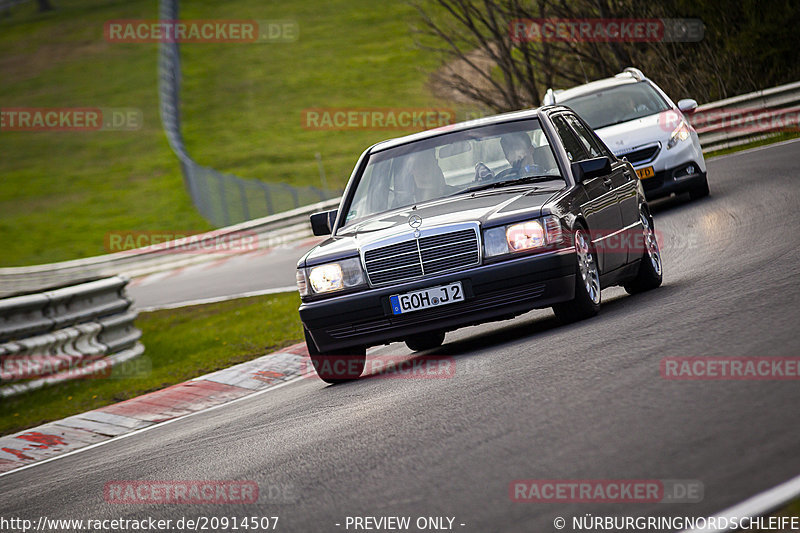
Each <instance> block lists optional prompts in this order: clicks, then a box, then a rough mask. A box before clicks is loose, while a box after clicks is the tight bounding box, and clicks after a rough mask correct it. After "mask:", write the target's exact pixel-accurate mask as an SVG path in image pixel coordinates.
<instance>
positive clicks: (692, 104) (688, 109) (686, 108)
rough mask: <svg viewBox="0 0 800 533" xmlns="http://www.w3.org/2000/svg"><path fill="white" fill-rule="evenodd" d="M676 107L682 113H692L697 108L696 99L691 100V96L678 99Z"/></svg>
mask: <svg viewBox="0 0 800 533" xmlns="http://www.w3.org/2000/svg"><path fill="white" fill-rule="evenodd" d="M678 109H680V110H681V111H682V112H683V113H692V112H693V111H694V110H695V109H697V100H692V99H691V98H684V99H683V100H679V101H678Z"/></svg>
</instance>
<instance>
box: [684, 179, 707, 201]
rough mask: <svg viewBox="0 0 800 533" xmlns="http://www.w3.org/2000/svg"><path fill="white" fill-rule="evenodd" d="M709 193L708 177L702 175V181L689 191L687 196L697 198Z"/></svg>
mask: <svg viewBox="0 0 800 533" xmlns="http://www.w3.org/2000/svg"><path fill="white" fill-rule="evenodd" d="M709 194H710V191H709V190H708V177H707V176H704V177H703V183H701V184H700V185H698V186H697V187H694V188H692V189H691V190H690V191H689V198H690V199H692V200H699V199H700V198H705V197H706V196H708V195H709Z"/></svg>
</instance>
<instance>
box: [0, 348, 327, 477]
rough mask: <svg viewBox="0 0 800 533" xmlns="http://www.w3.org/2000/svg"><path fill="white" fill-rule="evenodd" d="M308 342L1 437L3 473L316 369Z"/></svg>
mask: <svg viewBox="0 0 800 533" xmlns="http://www.w3.org/2000/svg"><path fill="white" fill-rule="evenodd" d="M307 358H308V351H307V349H306V345H305V343H300V344H295V345H293V346H289V347H288V348H284V349H282V350H280V351H278V352H275V353H272V354H268V355H264V356H262V357H259V358H258V359H254V360H252V361H248V362H246V363H241V364H239V365H236V366H232V367H230V368H226V369H224V370H219V371H217V372H213V373H211V374H208V375H205V376H201V377H198V378H195V379H193V380H191V381H186V382H184V383H179V384H177V385H173V386H171V387H167V388H166V389H162V390H159V391H155V392H151V393H148V394H145V395H143V396H139V397H136V398H132V399H130V400H125V401H123V402H119V403H115V404H112V405H108V406H105V407H101V408H99V409H95V410H94V411H89V412H87V413H82V414H79V415H74V416H70V417H68V418H65V419H63V420H58V421H56V422H50V423H47V424H44V425H42V426H39V427H36V428H33V429H28V430H25V431H21V432H19V433H15V434H13V435H7V436H4V437H0V475H3V474H6V473H9V472H12V471H14V470H17V469H19V468H24V467H27V466H30V465H33V464H36V463H39V462H41V461H46V460H49V459H53V458H56V457H59V456H62V455H64V454H68V453H71V452H75V451H78V450H81V449H83V448H86V447H89V446H93V445H97V444H99V443H102V442H104V441H108V440H111V439H114V438H117V437H120V436H122V435H126V434H130V433H133V432H135V431H139V430H142V429H144V428H148V427H152V426H154V425H157V424H161V423H164V422H166V421H170V420H176V419H178V418H182V417H184V416H188V415H190V414H192V413H197V412H199V411H203V410H206V409H208V408H211V407H215V406H218V405H223V404H225V403H228V402H231V401H234V400H237V399H239V398H244V397H246V396H249V395H251V394H254V393H258V392H263V391H265V390H267V389H271V388H274V387H277V386H279V385H281V384H283V383H286V382H288V381H290V380H292V379H294V378H296V377H297V376H300V375H303V374H308V373H309V372H313V370H312V365H310V364H308V363H307Z"/></svg>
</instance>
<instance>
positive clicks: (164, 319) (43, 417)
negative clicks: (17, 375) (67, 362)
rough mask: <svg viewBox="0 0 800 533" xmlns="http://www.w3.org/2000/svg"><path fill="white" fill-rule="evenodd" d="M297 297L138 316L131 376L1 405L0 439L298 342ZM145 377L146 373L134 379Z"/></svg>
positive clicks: (30, 395) (79, 384)
mask: <svg viewBox="0 0 800 533" xmlns="http://www.w3.org/2000/svg"><path fill="white" fill-rule="evenodd" d="M299 305H300V297H299V296H298V295H297V294H296V293H285V294H271V295H267V296H255V297H252V298H242V299H237V300H229V301H227V302H219V303H213V304H205V305H197V306H191V307H183V308H180V309H168V310H163V311H153V312H150V313H142V314H140V315H139V318H138V319H137V321H136V325H137V326H138V327H139V328H140V329H141V330H142V342H143V343H144V345H145V353H144V355H142V356H141V357H140V359H142V358H146V359H145V360H144V361H143V362H142V361H140V362H138V363H137V364H132V365H130V366H129V367H128V368H130V369H134V370H136V369H138V370H139V371H136V372H134V375H132V376H129V377H119V378H116V379H115V378H111V379H85V380H80V381H74V382H69V383H63V384H60V385H56V386H52V387H46V388H44V389H40V390H37V391H33V392H30V393H27V394H23V395H20V396H14V397H11V398H7V399H5V400H3V406H2V410H0V435H7V434H9V433H14V432H17V431H21V430H23V429H26V428H29V427H33V426H37V425H39V424H43V423H45V422H50V421H53V420H59V419H61V418H64V417H67V416H71V415H75V414H79V413H83V412H85V411H90V410H92V409H96V408H98V407H102V406H104V405H109V404H112V403H115V402H118V401H122V400H127V399H129V398H133V397H136V396H139V395H141V394H145V393H147V392H151V391H155V390H159V389H163V388H164V387H168V386H170V385H174V384H176V383H181V382H183V381H186V380H189V379H192V378H195V377H197V376H201V375H203V374H207V373H209V372H213V371H215V370H219V369H222V368H227V367H229V366H231V365H235V364H237V363H242V362H244V361H249V360H251V359H254V358H256V357H259V356H261V355H264V354H266V353H269V352H273V351H276V350H278V349H280V348H283V347H285V346H289V345H291V344H296V343H298V342H300V341H301V340H302V339H303V329H302V326H301V324H300V319H299V317H298V315H297V307H298V306H299ZM141 369H146V371H141Z"/></svg>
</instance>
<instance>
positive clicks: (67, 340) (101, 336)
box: [0, 276, 144, 398]
mask: <svg viewBox="0 0 800 533" xmlns="http://www.w3.org/2000/svg"><path fill="white" fill-rule="evenodd" d="M127 284H128V279H127V278H125V277H121V276H114V277H110V278H106V279H100V280H96V281H91V282H88V283H83V284H80V285H74V286H70V287H64V288H60V289H55V290H51V291H46V292H41V293H38V294H31V295H25V296H18V297H14V298H5V299H2V300H0V398H3V397H8V396H13V395H15V394H21V393H23V392H27V391H30V390H34V389H38V388H40V387H43V386H45V385H50V384H53V383H59V382H62V381H67V380H70V379H78V378H84V377H89V376H103V377H108V376H109V375H110V373H111V371H112V369H113V367H115V366H117V365H119V364H120V363H123V362H126V361H129V360H131V359H133V358H135V357H138V356H139V355H141V354H142V353H143V352H144V346H143V345H142V344H141V343H140V342H139V339H140V338H141V336H142V334H141V332H140V331H139V330H138V329H136V327H135V326H134V323H133V322H134V320H135V319H136V312H134V311H131V310H130V306H131V300H130V299H128V298H127V296H126V295H125V286H126V285H127Z"/></svg>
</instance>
